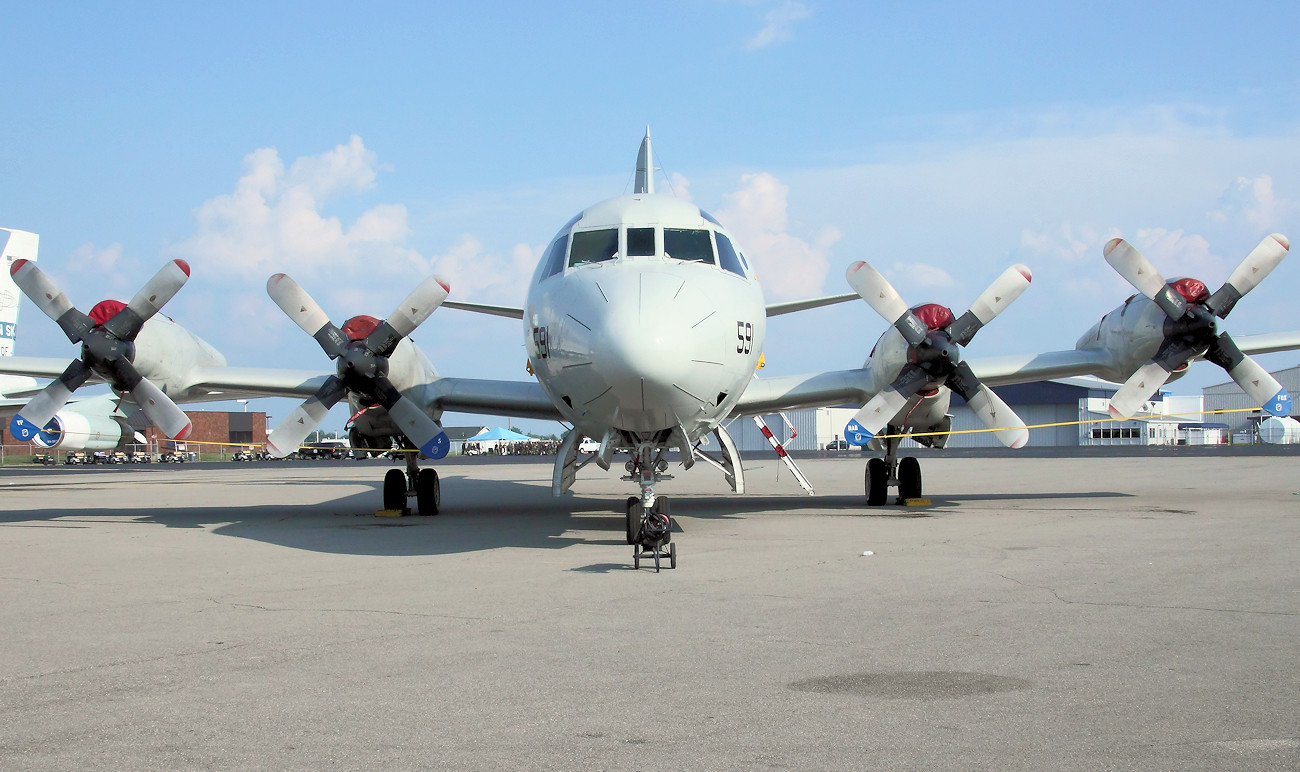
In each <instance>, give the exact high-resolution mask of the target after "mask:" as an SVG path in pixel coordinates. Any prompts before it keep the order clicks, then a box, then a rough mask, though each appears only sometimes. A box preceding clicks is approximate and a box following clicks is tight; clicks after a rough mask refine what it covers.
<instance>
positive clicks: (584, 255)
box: [569, 228, 618, 267]
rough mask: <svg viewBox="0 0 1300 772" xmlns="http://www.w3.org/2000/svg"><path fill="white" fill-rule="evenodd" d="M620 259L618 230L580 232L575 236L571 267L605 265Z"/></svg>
mask: <svg viewBox="0 0 1300 772" xmlns="http://www.w3.org/2000/svg"><path fill="white" fill-rule="evenodd" d="M616 257H618V228H602V229H601V230H596V231H579V232H577V233H574V234H573V247H572V249H570V250H569V266H570V267H572V266H575V265H585V264H587V263H603V262H604V261H606V260H613V259H614V258H616Z"/></svg>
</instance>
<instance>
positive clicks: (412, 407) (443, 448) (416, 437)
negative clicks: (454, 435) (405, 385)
mask: <svg viewBox="0 0 1300 772" xmlns="http://www.w3.org/2000/svg"><path fill="white" fill-rule="evenodd" d="M386 409H387V410H388V415H389V417H391V418H392V419H393V423H395V424H397V427H398V428H399V429H401V430H402V433H403V434H405V435H406V438H407V439H409V440H410V441H411V443H412V444H414V445H415V447H417V448H419V449H420V453H421V454H422V455H424V456H425V457H426V458H432V459H434V460H437V459H440V458H442V457H443V456H446V455H447V451H449V450H450V449H451V440H449V439H448V438H447V433H446V432H444V431H443V430H442V425H441V424H439V423H438V422H437V421H435V420H433V419H432V418H430V417H429V416H428V414H427V413H425V412H424V411H423V410H421V409H420V406H419V405H417V404H415V402H414V400H412V399H411V398H410V397H401V398H399V399H398V400H397V401H396V402H394V403H393V404H391V405H387V406H386Z"/></svg>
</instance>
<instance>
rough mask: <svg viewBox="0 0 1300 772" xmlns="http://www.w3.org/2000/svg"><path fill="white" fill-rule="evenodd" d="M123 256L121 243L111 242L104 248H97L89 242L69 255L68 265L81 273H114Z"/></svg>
mask: <svg viewBox="0 0 1300 772" xmlns="http://www.w3.org/2000/svg"><path fill="white" fill-rule="evenodd" d="M121 258H122V245H121V244H110V245H108V246H107V247H105V248H104V249H97V248H96V247H95V245H94V244H91V243H89V242H87V243H85V244H82V245H81V246H79V247H77V248H76V249H74V250H72V253H71V254H69V255H68V267H69V268H71V269H72V270H73V271H76V272H79V273H80V272H83V271H94V272H97V273H112V272H113V269H114V267H116V266H117V262H118V260H120V259H121Z"/></svg>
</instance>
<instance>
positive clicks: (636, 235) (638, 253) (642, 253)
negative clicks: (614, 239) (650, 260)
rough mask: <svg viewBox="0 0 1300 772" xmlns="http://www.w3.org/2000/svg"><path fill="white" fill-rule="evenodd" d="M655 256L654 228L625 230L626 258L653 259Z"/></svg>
mask: <svg viewBox="0 0 1300 772" xmlns="http://www.w3.org/2000/svg"><path fill="white" fill-rule="evenodd" d="M654 254H655V229H654V228H628V229H627V256H628V257H653V256H654Z"/></svg>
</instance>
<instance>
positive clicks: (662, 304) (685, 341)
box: [596, 272, 717, 432]
mask: <svg viewBox="0 0 1300 772" xmlns="http://www.w3.org/2000/svg"><path fill="white" fill-rule="evenodd" d="M684 289H685V288H684V287H683V283H682V281H681V279H679V278H677V277H674V276H671V275H665V274H656V273H650V272H646V273H641V274H640V275H639V276H635V277H628V280H627V282H626V285H625V286H624V287H623V291H621V292H617V293H612V294H611V297H610V298H609V301H610V303H609V307H608V309H607V313H606V314H605V316H604V318H603V320H602V325H601V330H600V332H601V338H602V339H603V343H604V345H603V349H604V353H605V355H604V356H602V357H600V358H599V360H597V362H596V367H597V373H598V375H599V376H600V377H601V378H602V380H604V382H605V383H607V384H609V387H610V392H609V395H608V397H609V399H610V400H611V401H612V402H613V404H614V405H615V406H616V407H617V409H618V413H617V415H616V416H615V417H614V422H615V424H616V425H617V426H618V428H621V429H627V430H629V431H639V432H647V431H659V430H662V429H671V428H673V427H674V426H676V425H678V424H679V423H680V422H681V420H682V419H684V418H685V417H687V416H689V415H693V414H694V413H695V412H697V411H698V410H699V409H700V404H701V401H702V399H703V398H707V397H708V396H709V395H706V394H692V393H691V392H692V390H693V387H692V385H691V384H692V380H693V379H694V376H695V371H696V370H697V369H699V368H700V364H699V361H698V360H699V359H700V358H701V357H700V355H699V354H698V353H697V352H696V348H697V347H698V346H699V345H700V341H701V336H700V335H699V334H697V333H698V331H697V330H694V329H692V326H693V325H695V324H696V323H698V322H699V321H700V320H701V319H702V318H704V317H706V316H707V315H709V314H710V313H712V306H711V304H710V303H709V302H708V301H707V300H705V299H704V298H702V297H700V296H697V295H695V294H694V293H691V292H687V291H684ZM711 358H712V359H716V358H717V357H716V356H715V357H711ZM694 391H699V389H694Z"/></svg>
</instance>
